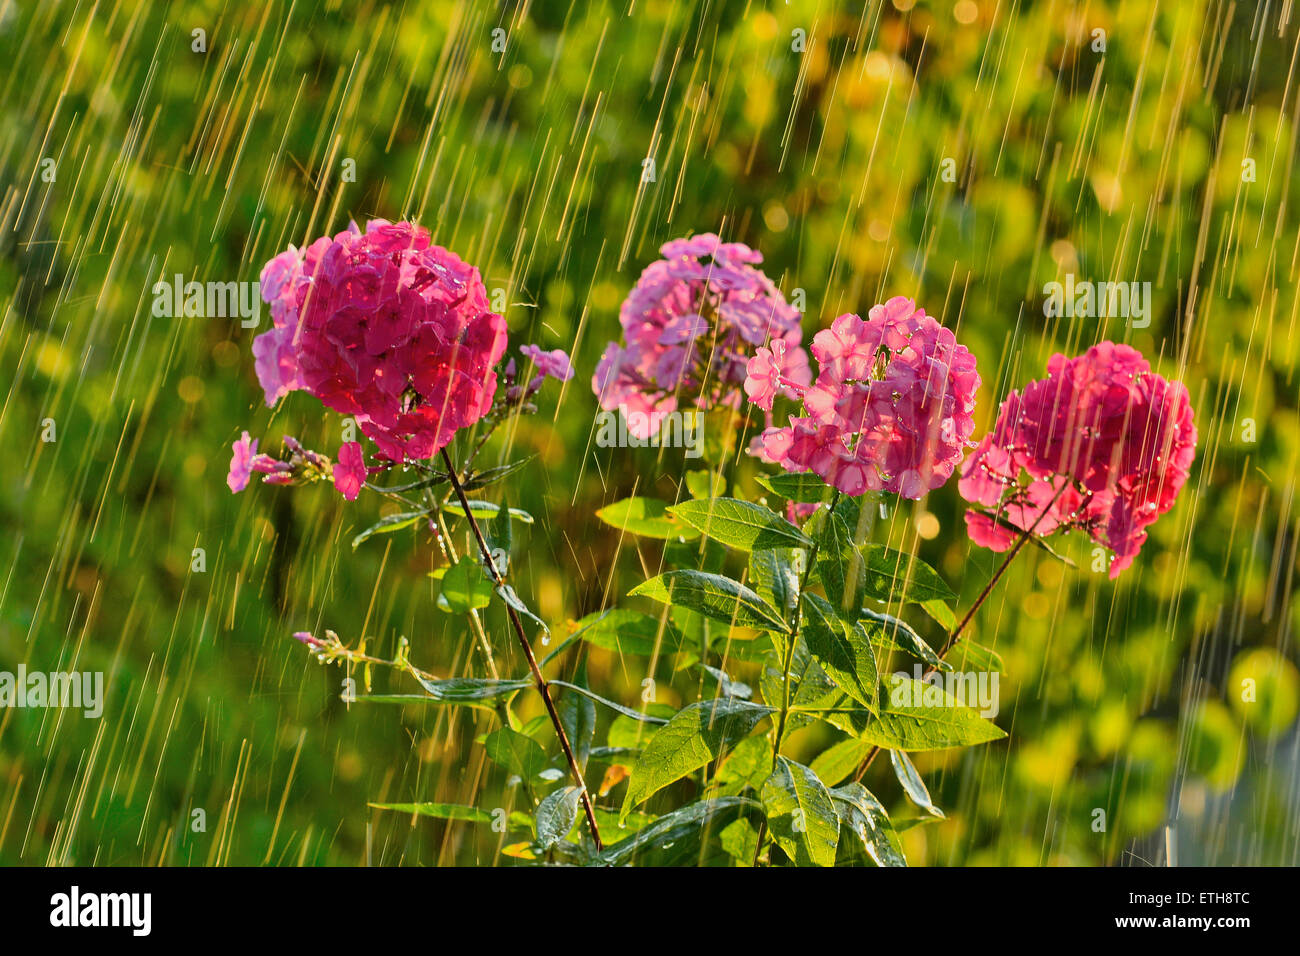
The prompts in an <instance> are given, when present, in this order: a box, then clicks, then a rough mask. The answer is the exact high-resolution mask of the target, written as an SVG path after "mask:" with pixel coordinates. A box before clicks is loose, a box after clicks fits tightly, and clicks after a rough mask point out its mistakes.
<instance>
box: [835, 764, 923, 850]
mask: <svg viewBox="0 0 1300 956" xmlns="http://www.w3.org/2000/svg"><path fill="white" fill-rule="evenodd" d="M831 798H832V799H833V800H834V801H835V811H836V813H838V814H839V818H840V826H841V828H842V829H847V830H848V831H849V832H850V833H852V834H853V835H854V836H856V837H857V838H858V841H859V842H860V843H861V844H862V848H863V849H864V850H866V852H867V855H868V856H870V857H871V859H872V860H873V861H874V862H875V864H876V866H907V860H905V859H903V848H902V844H901V843H899V840H898V834H897V833H896V832H894V827H893V825H892V824H890V822H889V814H887V813H886V812H885V808H884V807H883V806H881V803H880V801H879V800H877V799H876V798H875V797H874V796H872V794H871V792H870V791H869V790H867V788H866V787H864V786H863V785H862V784H860V783H850V784H845V785H844V786H842V787H836V788H835V789H834V790H832V791H831Z"/></svg>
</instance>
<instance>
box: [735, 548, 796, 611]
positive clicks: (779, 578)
mask: <svg viewBox="0 0 1300 956" xmlns="http://www.w3.org/2000/svg"><path fill="white" fill-rule="evenodd" d="M807 554H808V553H807V552H806V551H804V549H803V548H767V549H764V550H762V551H755V552H753V553H752V554H751V555H750V556H749V578H750V580H751V581H752V582H753V584H754V590H755V591H756V592H757V593H758V594H759V596H760V597H762V598H763V600H765V601H768V602H769V603H771V604H772V605H773V606H774V607H775V608H776V609H777V610H778V611H780V613H781V616H782V618H789V617H790V615H791V614H792V613H793V612H794V608H795V605H796V604H797V603H798V601H799V572H798V570H797V567H796V566H799V567H801V566H802V564H801V563H800V562H802V561H805V560H807Z"/></svg>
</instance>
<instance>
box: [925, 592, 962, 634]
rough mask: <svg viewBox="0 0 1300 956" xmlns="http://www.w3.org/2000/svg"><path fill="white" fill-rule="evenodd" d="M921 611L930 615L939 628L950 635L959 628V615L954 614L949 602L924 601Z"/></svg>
mask: <svg viewBox="0 0 1300 956" xmlns="http://www.w3.org/2000/svg"><path fill="white" fill-rule="evenodd" d="M921 610H923V611H925V613H926V614H928V615H930V617H931V618H933V619H934V620H935V621H937V622H938V624H939V626H940V627H942V628H943V629H944V630H945V631H948V632H949V633H951V632H952V629H953V628H955V627H956V626H957V615H955V614H953V613H952V608H950V607H948V602H947V601H940V600H939V599H938V598H936V599H934V600H932V601H922V602H921Z"/></svg>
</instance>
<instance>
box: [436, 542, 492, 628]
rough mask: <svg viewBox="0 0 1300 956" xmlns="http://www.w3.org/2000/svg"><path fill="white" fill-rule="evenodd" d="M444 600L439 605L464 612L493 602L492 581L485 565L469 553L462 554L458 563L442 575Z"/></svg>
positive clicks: (457, 611)
mask: <svg viewBox="0 0 1300 956" xmlns="http://www.w3.org/2000/svg"><path fill="white" fill-rule="evenodd" d="M440 597H441V598H442V600H440V601H439V602H438V607H440V608H442V607H443V604H444V602H445V604H446V607H445V608H443V609H444V610H449V611H453V612H455V613H457V614H464V613H465V612H467V611H471V610H475V609H477V608H481V607H487V606H488V605H489V604H490V603H492V582H491V581H489V580H488V579H487V575H486V574H484V572H483V567H482V565H480V564H479V563H478V562H477V561H475V560H474V559H473V558H471V557H470V556H469V555H467V554H462V555H461V556H460V558H459V559H457V561H456V563H455V564H453V565H452V566H451V567H449V568H448V569H447V573H446V574H444V575H443V576H442V592H441V594H440Z"/></svg>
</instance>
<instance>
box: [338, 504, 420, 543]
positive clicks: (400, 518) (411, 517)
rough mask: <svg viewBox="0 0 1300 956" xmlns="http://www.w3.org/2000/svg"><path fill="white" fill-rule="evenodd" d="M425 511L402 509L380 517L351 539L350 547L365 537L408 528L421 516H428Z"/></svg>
mask: <svg viewBox="0 0 1300 956" xmlns="http://www.w3.org/2000/svg"><path fill="white" fill-rule="evenodd" d="M428 515H429V512H427V511H403V512H402V513H400V514H395V515H388V516H387V517H384V518H380V519H379V520H378V521H376V522H375V523H374V524H372V525H371V526H370V527H369V528H367V529H366V530H365V531H362V532H361V533H360V534H359V535H357V536H356V537H355V538H353V539H352V548H353V550H356V547H357V545H359V544H360V543H361V542H362V541H365V540H366V539H367V538H370V537H373V536H374V535H377V534H392V533H393V532H394V531H401V530H402V529H403V528H409V527H410V526H411V525H413V524H415V523H416V522H417V521H419V520H420V519H421V518H425V517H428Z"/></svg>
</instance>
